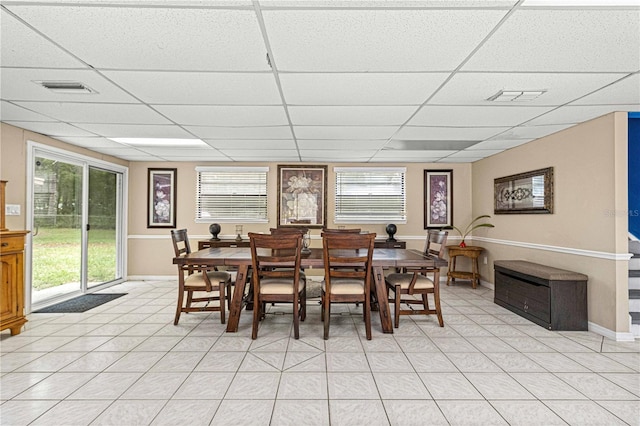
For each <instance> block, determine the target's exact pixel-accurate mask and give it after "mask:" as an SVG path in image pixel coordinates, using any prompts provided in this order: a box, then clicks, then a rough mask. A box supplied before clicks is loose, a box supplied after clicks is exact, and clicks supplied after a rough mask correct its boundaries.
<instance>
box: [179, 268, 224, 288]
mask: <svg viewBox="0 0 640 426" xmlns="http://www.w3.org/2000/svg"><path fill="white" fill-rule="evenodd" d="M207 275H208V276H209V281H211V285H213V286H217V285H218V284H219V283H226V282H227V281H229V280H231V275H229V273H228V272H224V271H207ZM184 285H188V286H190V287H203V288H204V287H205V286H206V283H205V281H204V276H203V275H202V272H196V273H194V274H191V275H188V276H186V277H185V279H184Z"/></svg>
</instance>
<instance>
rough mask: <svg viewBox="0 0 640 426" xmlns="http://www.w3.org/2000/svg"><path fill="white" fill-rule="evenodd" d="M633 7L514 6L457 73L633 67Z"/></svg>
mask: <svg viewBox="0 0 640 426" xmlns="http://www.w3.org/2000/svg"><path fill="white" fill-rule="evenodd" d="M638 28H640V14H639V13H638V11H637V10H620V9H618V10H602V9H599V10H593V9H592V10H584V9H583V10H581V9H577V8H576V9H571V10H567V9H558V8H556V9H551V10H541V9H520V10H517V11H516V12H514V13H513V15H512V16H510V17H509V19H508V20H507V21H506V22H505V23H504V24H503V25H502V26H501V27H500V28H498V30H497V31H496V32H495V34H493V35H492V36H491V38H490V39H489V40H488V41H487V42H486V43H485V44H484V45H483V46H482V47H480V49H479V50H478V51H477V52H476V53H475V54H474V55H473V57H472V58H471V59H470V60H469V62H467V63H466V64H465V65H464V66H463V67H462V70H463V71H579V72H587V71H590V72H616V71H618V72H620V71H623V72H624V71H627V72H633V71H638V69H639V67H640V31H638Z"/></svg>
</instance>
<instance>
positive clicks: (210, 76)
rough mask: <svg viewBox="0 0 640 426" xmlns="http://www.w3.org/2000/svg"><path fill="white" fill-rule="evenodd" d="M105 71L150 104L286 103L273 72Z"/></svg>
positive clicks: (108, 75) (119, 83)
mask: <svg viewBox="0 0 640 426" xmlns="http://www.w3.org/2000/svg"><path fill="white" fill-rule="evenodd" d="M104 74H105V75H106V76H107V77H109V78H110V79H111V80H113V81H114V82H115V83H116V84H118V85H120V86H122V87H123V88H125V89H126V90H128V91H129V92H130V93H132V94H133V95H134V96H136V97H137V98H139V99H141V100H142V101H144V102H147V103H153V104H209V105H280V104H282V100H281V99H280V93H279V92H278V87H277V85H276V81H275V78H274V77H273V74H272V73H214V72H210V73H203V72H151V71H105V72H104Z"/></svg>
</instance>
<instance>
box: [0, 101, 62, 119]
mask: <svg viewBox="0 0 640 426" xmlns="http://www.w3.org/2000/svg"><path fill="white" fill-rule="evenodd" d="M0 120H2V121H8V120H13V121H55V120H54V119H53V118H49V117H47V116H45V115H42V114H38V113H37V112H33V111H29V110H28V109H25V108H22V107H19V106H17V105H14V104H12V103H9V102H5V101H0Z"/></svg>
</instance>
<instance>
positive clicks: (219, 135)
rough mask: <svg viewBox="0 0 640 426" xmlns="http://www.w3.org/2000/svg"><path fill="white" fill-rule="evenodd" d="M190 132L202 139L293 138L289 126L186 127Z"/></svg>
mask: <svg viewBox="0 0 640 426" xmlns="http://www.w3.org/2000/svg"><path fill="white" fill-rule="evenodd" d="M184 128H185V129H187V130H188V131H189V132H191V133H193V134H194V135H196V136H198V137H199V138H202V139H260V140H262V139H287V138H291V137H292V134H291V128H290V127H289V126H270V127H267V126H255V127H225V126H221V127H210V126H184Z"/></svg>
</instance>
